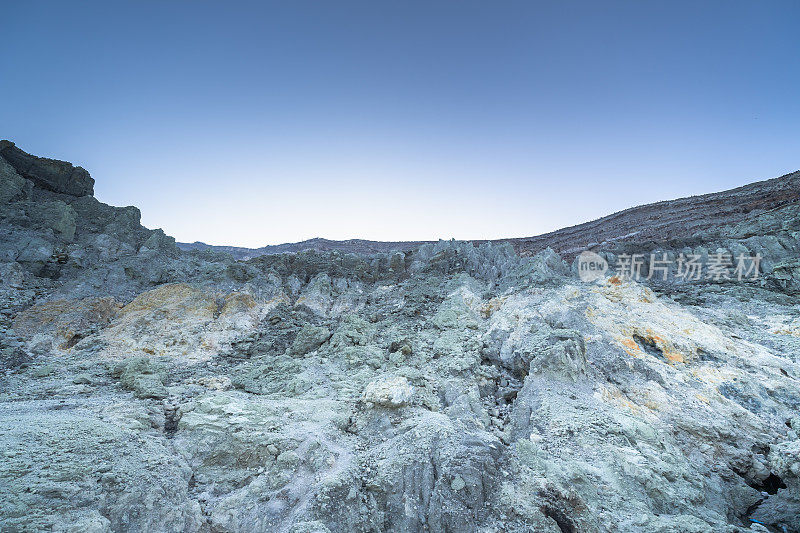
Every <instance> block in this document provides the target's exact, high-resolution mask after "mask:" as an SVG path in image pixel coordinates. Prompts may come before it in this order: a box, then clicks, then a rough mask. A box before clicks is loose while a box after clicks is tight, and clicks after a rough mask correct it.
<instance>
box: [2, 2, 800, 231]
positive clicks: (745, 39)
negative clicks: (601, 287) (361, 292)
mask: <svg viewBox="0 0 800 533" xmlns="http://www.w3.org/2000/svg"><path fill="white" fill-rule="evenodd" d="M0 11H1V12H0V43H2V49H3V60H2V62H1V63H0V138H7V139H11V140H13V141H15V142H16V143H17V145H18V146H20V147H21V148H22V149H24V150H26V151H28V152H31V153H33V154H36V155H43V156H48V157H54V158H58V159H66V160H69V161H71V162H73V163H75V164H78V165H81V166H83V167H85V168H86V169H88V170H89V171H90V172H91V174H92V176H93V177H94V178H95V180H96V182H97V183H96V187H95V194H96V196H97V197H98V198H99V199H100V200H102V201H104V202H106V203H110V204H114V205H136V206H138V207H139V208H140V209H141V210H142V222H143V223H144V224H145V225H146V226H148V227H161V228H163V229H164V230H165V231H166V232H167V233H168V234H171V235H173V236H175V237H176V238H177V239H178V240H182V241H195V240H202V241H205V242H208V243H212V244H235V245H242V246H251V247H256V246H262V245H265V244H276V243H280V242H291V241H298V240H302V239H307V238H311V237H316V236H322V237H327V238H331V239H346V238H354V237H360V238H367V239H376V240H415V239H437V238H451V237H455V238H463V239H470V238H474V239H477V238H498V237H514V236H529V235H535V234H539V233H543V232H546V231H550V230H553V229H557V228H559V227H563V226H568V225H572V224H576V223H580V222H584V221H587V220H590V219H594V218H597V217H600V216H603V215H606V214H609V213H611V212H614V211H618V210H620V209H624V208H626V207H630V206H633V205H637V204H642V203H647V202H653V201H658V200H664V199H671V198H677V197H681V196H687V195H692V194H699V193H706V192H712V191H717V190H722V189H727V188H731V187H735V186H739V185H742V184H745V183H748V182H751V181H756V180H760V179H766V178H771V177H775V176H779V175H781V174H785V173H787V172H790V171H793V170H796V169H797V168H800V33H799V32H798V25H800V2H796V1H788V2H778V1H748V2H736V1H722V2H711V1H700V2H698V1H691V2H675V1H670V2H661V1H659V2H643V1H629V2H608V1H604V2H594V1H592V2H574V1H551V2H535V1H524V2H522V1H520V2H502V1H501V2H489V1H485V2H468V1H466V2H465V1H453V2H443V1H432V0H429V1H424V2H423V1H420V2H389V1H376V0H371V1H364V2H322V1H319V2H305V1H291V2H269V3H258V4H256V3H240V2H188V1H187V2H179V1H158V2H155V1H153V2H151V1H141V0H139V1H136V2H107V1H102V2H62V1H58V2H37V1H30V2H27V1H26V2H21V1H19V2H6V3H5V4H4V5H3V8H2V10H0Z"/></svg>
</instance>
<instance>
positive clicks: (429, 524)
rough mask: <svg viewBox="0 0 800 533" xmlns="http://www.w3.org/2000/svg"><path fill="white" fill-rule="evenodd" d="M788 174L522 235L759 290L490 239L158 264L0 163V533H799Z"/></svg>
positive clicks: (157, 234)
mask: <svg viewBox="0 0 800 533" xmlns="http://www.w3.org/2000/svg"><path fill="white" fill-rule="evenodd" d="M12 159H13V157H12ZM795 180H796V178H795V177H793V176H790V177H789V178H787V179H785V180H783V181H780V180H779V181H775V180H771V181H768V182H761V183H758V184H753V185H752V186H748V187H745V188H742V189H740V190H737V191H738V192H736V191H730V192H728V193H721V194H720V195H716V196H715V195H711V196H709V197H698V198H695V199H687V200H680V201H676V202H665V203H661V204H654V206H645V207H643V208H636V209H634V210H630V212H623V213H622V214H619V215H613V216H612V217H609V218H608V219H604V220H605V222H603V221H602V220H601V221H596V222H594V223H590V225H588V226H586V228H588V229H586V231H585V232H583V231H582V230H579V229H577V228H568V229H567V230H562V231H561V232H555V233H554V234H551V237H549V239H550V241H548V242H550V243H552V244H553V245H554V246H556V247H557V248H558V249H560V250H562V251H563V250H564V249H565V248H564V247H572V246H575V245H578V244H580V243H584V242H585V243H590V244H591V243H592V242H593V241H596V242H597V245H595V246H594V248H595V249H596V250H597V251H598V252H599V253H601V254H603V257H604V258H605V259H607V260H608V262H609V263H610V264H613V263H614V261H615V260H616V259H618V258H619V257H621V256H623V255H624V254H632V253H639V252H642V253H645V252H649V251H651V250H652V249H653V248H654V247H655V248H658V249H659V250H661V251H663V252H664V253H667V254H673V256H677V254H679V253H685V254H689V253H693V254H697V255H698V256H700V257H705V258H708V257H709V254H712V253H714V251H716V250H728V251H731V252H736V253H738V252H742V253H747V254H755V253H758V254H760V255H761V256H762V258H763V261H762V264H761V266H760V267H759V271H758V273H759V276H758V277H757V278H747V279H744V280H741V281H740V280H738V279H735V278H734V279H720V280H713V279H702V280H699V281H697V282H681V283H673V284H664V283H659V282H657V280H651V281H648V280H645V279H643V280H641V281H640V282H637V281H633V280H628V279H624V278H621V277H619V276H610V275H606V276H601V277H600V278H599V279H598V280H596V281H595V282H593V283H583V282H581V281H580V280H579V279H578V277H577V276H576V274H575V273H576V270H575V267H574V265H573V266H571V265H570V263H569V262H568V261H567V260H565V258H564V257H562V256H561V255H559V254H558V253H556V252H555V251H553V250H552V249H544V250H542V251H539V252H537V253H535V254H527V252H526V254H520V253H518V251H517V250H515V246H518V243H515V244H514V246H512V244H511V243H508V242H506V243H481V244H477V245H476V244H475V243H470V242H455V241H453V242H450V241H442V242H437V243H415V245H414V246H411V247H405V246H403V247H401V248H399V249H398V248H394V247H391V246H390V247H388V248H385V249H384V248H380V249H378V250H375V249H372V248H370V249H369V250H366V251H365V250H363V249H361V250H360V252H363V253H349V252H348V251H347V248H346V247H345V248H341V247H339V248H338V249H336V250H333V251H329V250H326V249H314V250H307V251H299V252H296V253H280V254H268V255H263V256H261V257H256V258H253V259H251V260H248V261H236V260H235V259H234V258H233V257H232V256H231V255H230V254H228V253H217V252H214V251H213V250H192V251H188V252H182V251H180V250H178V249H177V247H176V246H175V243H174V240H172V239H171V238H169V237H167V236H166V235H164V233H163V232H161V231H160V230H155V231H154V230H149V229H147V228H143V227H142V226H141V225H140V223H139V211H138V210H137V209H136V208H133V207H127V208H117V207H111V206H107V205H105V204H102V203H101V202H99V201H97V200H96V199H95V198H93V197H92V196H81V197H76V196H70V195H67V194H65V193H63V192H54V191H53V190H52V189H51V188H48V187H46V186H43V185H42V182H39V181H35V180H33V179H32V178H29V177H27V175H25V174H24V172H21V171H18V170H16V167H15V166H14V165H12V164H11V162H10V161H7V160H6V159H5V155H4V154H0V185H2V187H0V193H1V194H0V280H1V281H2V283H0V454H1V455H0V457H2V460H0V530H2V531H92V532H108V531H121V532H122V531H124V532H131V531H133V532H139V531H142V532H145V531H146V532H172V531H190V532H202V533H210V532H215V533H216V532H287V533H307V532H318V533H324V532H329V533H332V532H351V531H365V532H366V531H369V532H395V531H401V532H418V531H419V532H423V531H424V532H441V533H445V532H499V531H504V532H506V531H508V532H519V533H522V532H529V531H542V532H552V533H559V532H562V533H563V532H620V531H621V532H631V533H633V532H640V531H646V532H651V531H653V532H664V533H666V532H685V531H690V532H709V533H711V532H720V531H724V532H731V533H733V532H742V533H743V532H746V531H765V530H766V531H787V532H791V533H796V532H799V531H800V519H799V518H798V517H800V417H798V412H800V385H799V384H800V359H798V354H800V304H798V300H797V294H798V292H800V265H799V264H798V259H797V258H798V257H800V239H799V237H800V208H799V207H798V206H797V204H796V203H794V202H792V201H791V200H792V198H794V196H793V195H794V194H795V193H796V189H793V187H795ZM737 203H738V204H739V205H742V206H745V207H746V211H747V212H744V211H742V212H739V211H736V210H735V209H734V206H735V205H737ZM698 209H700V210H701V211H704V212H706V213H712V212H716V213H718V217H717V218H713V220H715V221H716V223H715V225H713V227H712V226H709V224H708V223H707V221H699V219H698V218H697V217H698V215H697V212H698ZM625 213H627V214H625ZM656 215H657V216H656ZM709 216H711V215H709ZM626 221H627V222H626ZM630 221H637V224H638V227H637V231H639V232H640V234H643V235H647V236H648V239H650V240H648V239H644V240H641V241H640V240H636V239H635V238H623V239H616V238H614V237H609V236H613V235H618V234H620V232H623V231H625V232H626V233H622V235H625V234H627V233H629V232H628V231H627V229H626V228H625V225H626V224H628V223H629V222H630ZM690 234H691V235H690ZM686 235H689V237H686ZM652 239H657V240H656V241H655V242H653V240H652ZM602 240H605V241H606V242H605V243H604V244H602V246H600V244H601V243H602ZM543 242H544V241H537V242H536V243H534V244H530V246H532V247H534V248H535V247H536V246H540V245H541V244H542V243H543ZM316 244H317V245H320V246H321V247H323V248H324V246H323V245H327V244H325V243H319V242H317V243H316ZM350 244H353V243H350ZM356 244H358V246H369V247H374V246H377V245H378V244H381V243H377V244H376V243H368V242H367V243H366V244H365V241H359V242H358V243H356ZM384 244H385V243H384ZM389 244H392V243H389ZM394 244H397V243H394ZM291 246H294V245H291ZM534 248H530V249H531V250H533V249H534ZM523 251H524V250H523ZM572 253H573V252H569V253H567V254H566V256H567V257H568V258H569V257H571V254H572ZM703 254H705V255H703ZM756 521H757V522H756ZM759 528H761V529H759Z"/></svg>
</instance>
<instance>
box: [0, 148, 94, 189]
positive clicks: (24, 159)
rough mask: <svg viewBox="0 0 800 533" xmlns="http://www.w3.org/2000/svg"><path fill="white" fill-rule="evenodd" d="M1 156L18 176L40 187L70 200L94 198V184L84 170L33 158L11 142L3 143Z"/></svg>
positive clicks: (58, 162) (52, 160)
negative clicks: (79, 197)
mask: <svg viewBox="0 0 800 533" xmlns="http://www.w3.org/2000/svg"><path fill="white" fill-rule="evenodd" d="M0 156H2V158H3V159H4V160H5V161H7V162H8V164H10V165H11V166H12V167H13V168H14V170H15V171H16V172H17V174H19V175H20V176H22V177H23V178H27V179H29V180H31V181H32V182H33V183H34V185H36V186H37V187H41V188H42V189H45V190H48V191H52V192H57V193H61V194H68V195H70V196H91V195H93V194H94V180H93V179H92V177H91V176H90V175H89V173H88V172H86V170H85V169H83V168H81V167H75V166H73V165H72V164H71V163H67V162H66V161H58V160H56V159H46V158H43V157H36V156H33V155H30V154H28V153H26V152H23V151H22V150H20V149H19V148H17V147H16V145H15V144H14V143H12V142H11V141H0Z"/></svg>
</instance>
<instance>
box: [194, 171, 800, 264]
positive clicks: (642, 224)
mask: <svg viewBox="0 0 800 533" xmlns="http://www.w3.org/2000/svg"><path fill="white" fill-rule="evenodd" d="M798 199H800V171H796V172H793V173H791V174H786V175H784V176H781V177H779V178H773V179H770V180H765V181H758V182H755V183H750V184H748V185H744V186H742V187H738V188H736V189H731V190H727V191H722V192H716V193H710V194H703V195H699V196H690V197H687V198H680V199H677V200H666V201H662V202H656V203H653V204H647V205H642V206H638V207H632V208H630V209H626V210H624V211H619V212H617V213H614V214H612V215H609V216H606V217H603V218H599V219H597V220H593V221H591V222H586V223H583V224H578V225H576V226H571V227H568V228H563V229H560V230H556V231H553V232H550V233H545V234H543V235H537V236H535V237H521V238H508V239H499V240H496V241H492V242H510V243H511V244H513V245H514V248H516V249H517V251H518V252H520V253H522V254H533V253H536V252H539V251H541V250H544V249H545V248H548V247H549V248H552V249H553V250H555V251H556V252H558V253H559V254H560V255H561V256H563V257H565V258H567V259H570V258H572V257H574V255H576V254H577V253H578V252H580V251H581V250H584V249H587V248H592V247H593V246H599V245H602V244H608V243H612V242H613V243H625V242H642V241H665V240H669V239H688V238H691V237H693V236H695V235H696V234H698V233H701V232H713V230H714V228H717V227H720V226H724V225H728V224H733V223H737V222H741V221H745V220H747V219H750V218H752V217H755V216H758V215H760V214H762V213H764V212H766V211H769V210H772V209H777V208H780V207H783V206H785V205H788V204H791V203H794V202H797V201H798ZM474 242H475V243H476V244H477V243H481V242H485V241H474ZM422 244H425V241H404V242H381V241H367V240H363V239H350V240H346V241H332V240H328V239H321V238H316V239H309V240H307V241H302V242H295V243H288V244H278V245H274V246H264V247H261V248H242V247H237V246H213V245H209V244H205V243H202V242H194V243H178V246H179V247H180V248H181V249H182V250H215V251H221V252H228V253H230V254H231V255H233V256H234V257H235V258H237V259H242V260H245V259H250V258H253V257H258V256H260V255H269V254H280V253H294V252H300V251H303V250H317V251H332V250H338V251H342V252H350V253H364V254H369V253H378V252H392V251H403V250H412V249H414V248H417V247H419V246H420V245H422Z"/></svg>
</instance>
